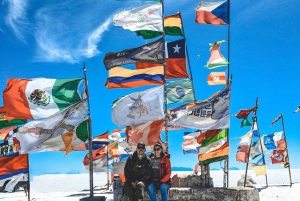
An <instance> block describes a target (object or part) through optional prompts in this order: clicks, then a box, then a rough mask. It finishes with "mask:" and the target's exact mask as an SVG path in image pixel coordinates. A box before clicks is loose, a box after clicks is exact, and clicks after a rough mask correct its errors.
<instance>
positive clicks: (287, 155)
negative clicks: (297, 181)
mask: <svg viewBox="0 0 300 201" xmlns="http://www.w3.org/2000/svg"><path fill="white" fill-rule="evenodd" d="M281 124H282V131H283V135H284V141H285V146H286V158H287V161H288V162H289V163H290V160H289V152H288V146H287V141H286V135H285V129H284V122H283V115H282V114H281ZM289 175H290V186H292V174H291V163H290V164H289Z"/></svg>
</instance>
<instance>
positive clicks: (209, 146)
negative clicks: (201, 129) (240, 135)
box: [199, 129, 227, 154]
mask: <svg viewBox="0 0 300 201" xmlns="http://www.w3.org/2000/svg"><path fill="white" fill-rule="evenodd" d="M226 142H227V130H226V129H224V130H223V131H221V132H220V133H219V134H217V135H216V136H214V137H206V138H205V139H204V140H203V141H202V143H201V147H200V150H199V154H206V153H210V152H212V151H215V150H217V149H219V148H220V147H222V146H223V145H224V144H225V143H226Z"/></svg>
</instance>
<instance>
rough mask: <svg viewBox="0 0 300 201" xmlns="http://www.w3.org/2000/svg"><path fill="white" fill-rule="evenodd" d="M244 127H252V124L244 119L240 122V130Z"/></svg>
mask: <svg viewBox="0 0 300 201" xmlns="http://www.w3.org/2000/svg"><path fill="white" fill-rule="evenodd" d="M244 126H252V124H251V123H250V121H249V120H248V119H247V118H246V119H243V120H242V122H241V126H240V127H241V128H242V127H244Z"/></svg>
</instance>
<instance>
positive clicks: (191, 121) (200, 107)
mask: <svg viewBox="0 0 300 201" xmlns="http://www.w3.org/2000/svg"><path fill="white" fill-rule="evenodd" d="M230 89H231V85H228V86H226V87H225V88H224V89H222V90H221V91H220V92H219V93H216V94H214V95H213V96H212V97H210V98H209V99H207V100H205V101H198V102H195V103H189V104H186V105H183V106H179V107H177V108H174V109H170V110H169V112H168V114H170V122H169V124H170V125H172V126H181V127H185V128H196V129H200V130H213V129H219V128H229V102H230Z"/></svg>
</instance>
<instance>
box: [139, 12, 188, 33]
mask: <svg viewBox="0 0 300 201" xmlns="http://www.w3.org/2000/svg"><path fill="white" fill-rule="evenodd" d="M181 29H182V22H181V17H180V14H179V13H177V14H175V15H169V16H166V17H165V18H164V32H165V35H169V36H183V33H182V31H181ZM135 33H136V35H137V36H142V37H143V38H144V39H151V38H155V37H157V36H160V35H162V33H161V32H159V31H150V30H140V31H136V32H135Z"/></svg>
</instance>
